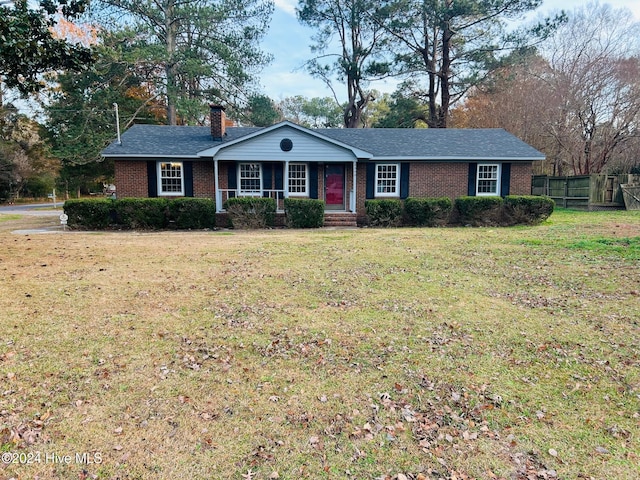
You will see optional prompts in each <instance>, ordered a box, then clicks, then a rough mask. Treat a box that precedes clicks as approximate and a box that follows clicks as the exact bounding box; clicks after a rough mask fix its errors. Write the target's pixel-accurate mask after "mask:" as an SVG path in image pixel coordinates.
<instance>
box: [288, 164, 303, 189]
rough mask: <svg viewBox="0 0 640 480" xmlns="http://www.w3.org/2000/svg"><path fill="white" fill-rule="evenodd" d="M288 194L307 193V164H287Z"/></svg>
mask: <svg viewBox="0 0 640 480" xmlns="http://www.w3.org/2000/svg"><path fill="white" fill-rule="evenodd" d="M289 195H291V196H305V195H307V165H306V164H305V163H290V164H289Z"/></svg>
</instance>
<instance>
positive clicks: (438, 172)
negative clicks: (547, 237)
mask: <svg viewBox="0 0 640 480" xmlns="http://www.w3.org/2000/svg"><path fill="white" fill-rule="evenodd" d="M531 175H532V165H531V162H527V163H512V164H511V182H510V191H509V193H510V194H511V195H530V194H531ZM468 177H469V164H468V163H453V162H450V163H445V162H441V163H415V162H414V163H411V167H410V173H409V196H411V197H449V198H451V199H452V200H454V199H455V198H457V197H461V196H463V195H467V193H468V190H467V189H468ZM366 188H367V175H366V163H359V164H358V198H357V212H358V217H359V218H361V217H362V216H364V214H365V213H364V212H365V209H364V202H365V197H366V191H367V190H366ZM385 198H389V197H385ZM398 198H400V197H398Z"/></svg>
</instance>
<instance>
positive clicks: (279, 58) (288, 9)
mask: <svg viewBox="0 0 640 480" xmlns="http://www.w3.org/2000/svg"><path fill="white" fill-rule="evenodd" d="M600 3H609V4H611V5H612V6H613V7H616V8H618V7H626V8H628V9H629V10H631V11H632V13H633V14H634V16H635V18H636V19H637V20H639V21H640V1H638V0H608V1H607V2H604V1H603V2H600ZM275 4H276V9H275V12H274V15H273V20H272V22H271V27H270V30H269V33H268V35H267V38H266V39H265V41H264V43H263V48H264V49H265V50H267V51H268V52H270V53H271V54H272V55H273V56H274V60H273V63H272V64H271V65H270V66H269V67H267V68H266V69H265V70H264V71H263V72H262V75H261V76H260V78H261V82H260V83H261V84H262V87H263V90H264V92H265V93H266V94H267V95H268V96H269V97H271V98H272V99H274V100H276V101H279V100H282V99H283V98H286V97H293V96H295V95H302V96H305V97H309V98H311V97H329V96H331V95H332V94H331V91H330V90H329V89H328V88H327V87H326V86H325V85H324V84H323V83H322V82H321V81H319V80H316V79H314V78H313V77H311V76H310V75H309V74H307V73H306V72H305V71H304V70H303V69H302V68H301V67H302V64H303V63H304V62H305V60H308V59H309V58H311V51H310V49H309V45H311V43H312V42H311V35H312V34H313V30H311V29H309V28H307V27H304V26H302V25H300V23H298V20H297V19H296V15H295V7H296V5H297V0H275ZM584 4H585V2H584V0H545V1H544V3H543V5H542V7H541V8H540V9H539V10H538V12H539V13H540V14H548V13H549V12H551V11H553V10H560V9H564V10H569V11H570V10H572V9H574V8H576V7H580V6H583V5H584ZM371 86H372V87H373V88H376V89H378V90H380V91H382V92H392V91H393V90H394V89H395V83H394V82H392V81H389V82H386V83H377V84H372V85H371ZM338 88H339V86H338ZM342 90H344V88H342V89H341V90H339V91H338V94H339V95H344V93H343V91H342ZM344 99H345V98H343V97H341V98H340V100H341V101H344Z"/></svg>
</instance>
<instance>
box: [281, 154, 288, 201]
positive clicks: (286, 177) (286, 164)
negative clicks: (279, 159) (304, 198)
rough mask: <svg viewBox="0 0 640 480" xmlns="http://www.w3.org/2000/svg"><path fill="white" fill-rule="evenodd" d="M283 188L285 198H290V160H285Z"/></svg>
mask: <svg viewBox="0 0 640 480" xmlns="http://www.w3.org/2000/svg"><path fill="white" fill-rule="evenodd" d="M282 182H283V185H282V188H283V189H284V198H289V160H285V161H284V172H283V173H282Z"/></svg>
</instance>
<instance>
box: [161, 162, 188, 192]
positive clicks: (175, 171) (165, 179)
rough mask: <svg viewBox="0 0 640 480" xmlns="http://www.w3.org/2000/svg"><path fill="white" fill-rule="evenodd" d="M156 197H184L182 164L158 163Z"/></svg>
mask: <svg viewBox="0 0 640 480" xmlns="http://www.w3.org/2000/svg"><path fill="white" fill-rule="evenodd" d="M158 195H159V196H169V195H175V196H180V195H184V169H183V166H182V162H159V163H158Z"/></svg>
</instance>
